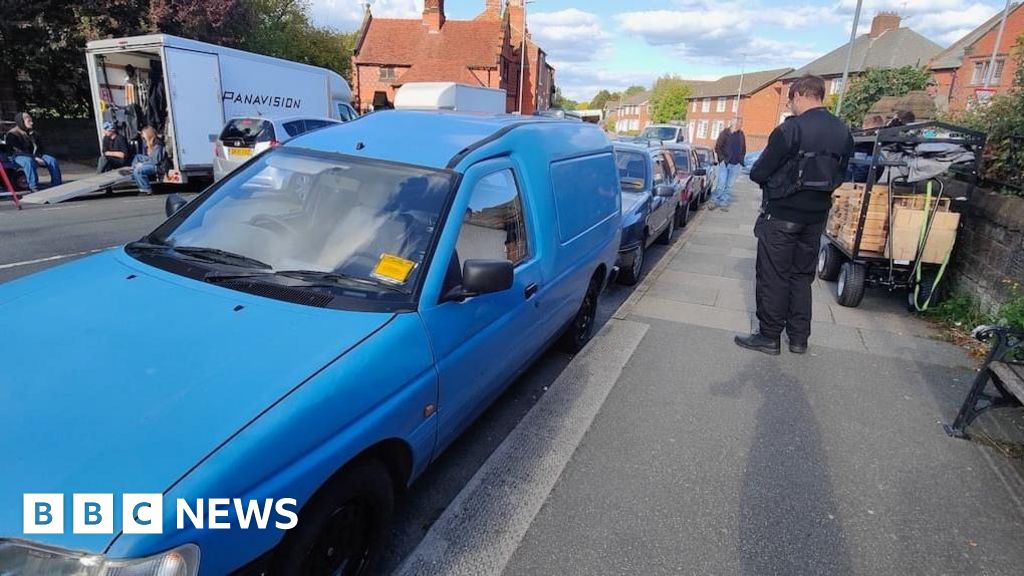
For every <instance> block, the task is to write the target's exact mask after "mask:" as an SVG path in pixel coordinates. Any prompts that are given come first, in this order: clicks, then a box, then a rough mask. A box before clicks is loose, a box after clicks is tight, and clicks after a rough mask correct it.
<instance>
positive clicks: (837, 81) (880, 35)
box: [777, 12, 942, 121]
mask: <svg viewBox="0 0 1024 576" xmlns="http://www.w3.org/2000/svg"><path fill="white" fill-rule="evenodd" d="M900 22H901V18H900V16H899V15H898V14H896V13H895V12H879V13H878V14H876V15H875V17H874V19H873V20H872V21H871V31H870V32H868V33H867V34H861V35H860V36H858V37H857V38H855V39H854V40H853V54H852V57H851V59H850V76H856V75H858V74H861V73H863V72H865V71H866V70H868V69H869V68H882V69H888V68H902V67H903V66H924V65H926V64H927V63H928V62H929V61H931V59H932V58H934V57H935V56H936V55H937V54H938V53H939V52H942V46H939V45H938V44H936V43H935V42H932V41H931V40H929V39H927V38H925V37H924V36H921V35H920V34H918V33H917V32H914V31H913V30H911V29H910V28H902V27H900ZM849 45H850V44H849V43H846V44H843V45H842V46H840V47H838V48H836V49H835V50H833V51H831V52H829V53H828V54H825V55H824V56H822V57H821V58H818V59H817V60H814V61H813V62H811V63H810V64H807V65H806V66H804V67H802V68H798V69H797V70H795V71H793V72H791V73H790V74H787V75H786V76H785V77H784V78H783V88H782V93H783V94H785V95H788V93H789V85H790V84H792V83H793V82H794V81H796V79H797V78H800V77H801V76H803V75H805V74H814V75H816V76H821V77H822V78H824V79H825V92H826V96H829V95H834V94H839V93H840V92H841V91H842V89H843V68H844V66H845V64H846V54H847V48H848V46H849ZM786 104H787V98H785V97H783V98H780V99H779V102H778V113H777V120H779V121H781V119H782V118H785V117H786V116H788V115H789V110H788V109H787V107H786Z"/></svg>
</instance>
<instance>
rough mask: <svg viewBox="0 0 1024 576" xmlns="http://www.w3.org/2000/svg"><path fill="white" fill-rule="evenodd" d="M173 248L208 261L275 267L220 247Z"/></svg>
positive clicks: (251, 266)
mask: <svg viewBox="0 0 1024 576" xmlns="http://www.w3.org/2000/svg"><path fill="white" fill-rule="evenodd" d="M172 249H173V250H174V251H175V252H180V253H182V254H186V255H188V256H194V257H196V258H200V259H202V260H206V261H208V262H218V263H221V264H233V265H235V266H239V265H241V266H246V267H249V268H260V269H263V270H271V269H272V268H273V267H272V266H271V265H270V264H267V263H266V262H261V261H259V260H257V259H255V258H251V257H249V256H244V255H242V254H235V253H234V252H228V251H227V250H221V249H220V248H209V247H206V246H173V247H172Z"/></svg>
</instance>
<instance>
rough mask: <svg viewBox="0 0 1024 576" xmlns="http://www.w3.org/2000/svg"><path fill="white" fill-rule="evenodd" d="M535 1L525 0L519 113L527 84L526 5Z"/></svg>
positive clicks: (520, 63) (520, 48)
mask: <svg viewBox="0 0 1024 576" xmlns="http://www.w3.org/2000/svg"><path fill="white" fill-rule="evenodd" d="M533 2H534V0H523V42H522V44H521V45H520V47H519V51H520V52H521V54H520V59H519V113H520V114H522V113H523V97H524V94H523V88H524V83H525V82H526V5H527V4H533Z"/></svg>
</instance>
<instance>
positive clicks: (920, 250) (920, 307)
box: [914, 180, 956, 312]
mask: <svg viewBox="0 0 1024 576" xmlns="http://www.w3.org/2000/svg"><path fill="white" fill-rule="evenodd" d="M931 201H932V181H931V180H929V181H928V184H927V186H926V187H925V197H924V214H925V218H924V221H923V222H922V223H921V234H920V236H919V237H918V241H917V254H918V257H917V263H916V264H915V265H914V277H915V280H916V281H915V282H914V309H916V310H917V311H918V312H925V311H927V310H928V305H929V304H931V302H932V298H933V297H934V296H935V289H936V288H938V286H939V282H941V281H942V276H943V274H945V273H946V265H947V264H949V256H950V255H951V254H952V253H953V249H952V248H950V250H949V252H946V257H945V258H943V259H942V265H941V266H939V273H938V274H936V276H935V281H934V282H933V283H932V289H931V292H930V293H929V294H928V299H927V300H925V302H924V304H921V303H920V301H919V298H920V295H921V265H922V264H923V263H924V247H925V243H926V241H927V239H928V232H929V230H930V228H931V226H930V225H929V224H930V223H931V221H932V220H934V219H935V215H934V214H933V215H932V217H931V218H929V217H928V209H929V207H930V204H931ZM935 211H936V212H938V211H939V209H938V204H936V206H935ZM953 241H954V243H955V242H956V238H955V237H954V239H953Z"/></svg>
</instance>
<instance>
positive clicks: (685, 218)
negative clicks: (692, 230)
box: [675, 203, 690, 228]
mask: <svg viewBox="0 0 1024 576" xmlns="http://www.w3.org/2000/svg"><path fill="white" fill-rule="evenodd" d="M675 220H676V226H678V227H680V228H686V224H687V222H689V221H690V204H689V203H686V204H680V205H679V206H676V218H675Z"/></svg>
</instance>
